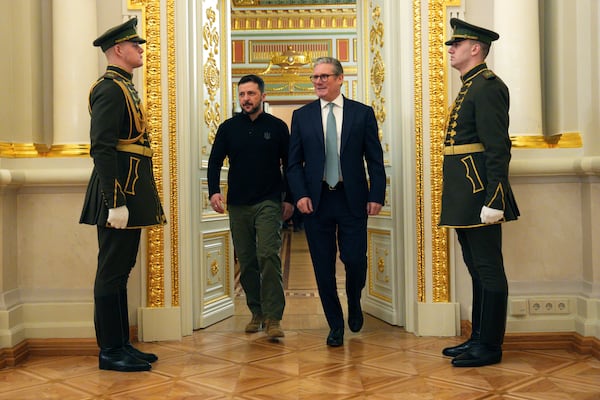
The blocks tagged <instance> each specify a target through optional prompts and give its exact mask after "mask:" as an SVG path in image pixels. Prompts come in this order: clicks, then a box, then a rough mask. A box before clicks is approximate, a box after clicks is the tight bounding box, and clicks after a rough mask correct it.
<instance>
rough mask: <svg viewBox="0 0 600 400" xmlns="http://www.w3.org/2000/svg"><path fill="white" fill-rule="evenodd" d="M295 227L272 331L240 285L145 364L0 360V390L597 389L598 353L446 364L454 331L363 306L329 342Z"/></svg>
mask: <svg viewBox="0 0 600 400" xmlns="http://www.w3.org/2000/svg"><path fill="white" fill-rule="evenodd" d="M293 235H294V236H293V239H292V248H291V250H290V260H289V263H288V266H289V271H288V274H289V275H288V278H287V285H286V292H287V296H286V301H287V304H286V311H285V314H284V319H283V321H282V326H283V328H284V330H285V334H286V336H285V337H284V338H282V339H281V340H278V341H271V340H269V339H268V338H267V337H266V336H265V334H264V333H263V332H259V333H255V334H246V333H244V332H243V328H244V325H245V324H246V323H247V322H248V320H249V318H250V315H249V313H248V311H247V309H246V307H245V303H244V298H243V296H240V297H238V298H236V312H235V315H234V316H233V317H231V318H228V319H226V320H225V321H222V322H220V323H218V324H215V325H213V326H211V327H209V328H206V329H203V330H199V331H196V332H194V334H193V335H192V336H188V337H184V338H183V339H182V340H181V341H174V342H159V343H140V344H139V345H138V347H139V348H140V349H141V350H145V351H151V352H154V353H156V354H158V356H159V358H160V359H159V361H158V362H156V363H155V364H154V365H153V368H152V371H151V372H138V373H119V372H112V371H100V370H98V368H97V366H98V359H97V357H90V356H81V357H76V356H65V357H36V358H30V359H29V360H27V361H25V362H24V363H22V364H20V365H19V366H18V367H15V368H6V369H3V370H0V400H4V399H10V400H28V399H32V400H39V399H60V400H86V399H90V400H91V399H107V400H108V399H112V400H115V399H128V400H136V399H140V400H142V399H143V400H153V399H161V400H162V399H202V400H217V399H232V400H259V399H260V400H266V399H273V400H288V399H289V400H292V399H293V400H303V399H306V400H309V399H310V400H321V399H323V400H351V399H352V400H358V399H363V400H400V399H402V400H451V399H452V400H459V399H460V400H475V399H481V400H483V399H488V400H501V399H505V400H555V399H556V400H558V399H565V400H567V399H569V400H571V399H572V400H594V399H596V400H598V399H600V361H599V360H597V359H595V358H594V357H592V356H583V355H579V354H576V353H572V352H567V351H563V350H556V351H505V353H504V359H503V362H502V363H501V364H498V365H494V366H488V367H483V368H466V369H460V368H453V367H452V366H451V365H450V359H449V358H447V357H444V356H442V355H441V349H442V348H443V347H445V346H449V345H454V344H457V343H459V342H460V341H461V338H438V337H416V336H415V335H413V334H410V333H407V332H406V331H405V330H404V329H402V328H400V327H395V326H390V325H388V324H386V323H384V322H382V321H380V320H377V319H375V318H373V317H371V316H369V315H367V316H366V318H365V326H364V328H363V330H362V331H361V332H359V333H351V332H350V331H349V330H346V336H345V344H344V346H342V347H338V348H331V347H328V346H326V344H325V338H326V335H327V332H328V328H327V323H326V322H325V318H324V316H323V313H322V310H321V306H320V303H319V298H318V296H317V295H315V288H314V278H312V269H311V267H310V261H309V260H308V258H307V256H306V254H304V253H306V247H305V242H304V241H303V236H302V235H303V233H294V234H293ZM341 275H343V271H342V274H341ZM340 280H343V276H341V277H340ZM311 285H312V286H311Z"/></svg>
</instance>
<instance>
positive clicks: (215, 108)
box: [202, 8, 221, 144]
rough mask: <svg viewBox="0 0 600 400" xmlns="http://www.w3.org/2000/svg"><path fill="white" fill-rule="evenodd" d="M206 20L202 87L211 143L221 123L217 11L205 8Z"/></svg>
mask: <svg viewBox="0 0 600 400" xmlns="http://www.w3.org/2000/svg"><path fill="white" fill-rule="evenodd" d="M206 20H207V22H206V23H204V25H203V26H202V42H203V47H204V50H206V51H208V58H207V59H206V62H205V63H204V68H203V69H204V73H203V75H204V87H205V88H206V90H207V92H208V99H205V100H204V124H205V125H206V127H207V128H208V132H209V133H208V142H209V143H210V144H213V143H214V141H215V136H216V134H217V129H218V128H219V124H220V123H221V105H220V103H219V102H218V101H217V98H216V97H217V92H218V91H219V85H220V78H221V71H220V70H219V63H218V62H217V58H216V57H217V55H218V54H219V46H220V44H221V37H220V35H219V30H218V29H217V25H216V22H217V12H216V11H215V10H214V9H212V8H208V9H207V10H206Z"/></svg>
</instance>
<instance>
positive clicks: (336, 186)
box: [323, 181, 344, 191]
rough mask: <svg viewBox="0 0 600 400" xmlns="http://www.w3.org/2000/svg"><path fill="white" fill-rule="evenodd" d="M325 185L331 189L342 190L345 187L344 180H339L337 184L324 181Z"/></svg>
mask: <svg viewBox="0 0 600 400" xmlns="http://www.w3.org/2000/svg"><path fill="white" fill-rule="evenodd" d="M323 187H324V188H326V189H327V190H331V191H334V190H342V189H344V182H338V183H337V184H336V185H335V186H329V184H328V183H327V182H325V181H323Z"/></svg>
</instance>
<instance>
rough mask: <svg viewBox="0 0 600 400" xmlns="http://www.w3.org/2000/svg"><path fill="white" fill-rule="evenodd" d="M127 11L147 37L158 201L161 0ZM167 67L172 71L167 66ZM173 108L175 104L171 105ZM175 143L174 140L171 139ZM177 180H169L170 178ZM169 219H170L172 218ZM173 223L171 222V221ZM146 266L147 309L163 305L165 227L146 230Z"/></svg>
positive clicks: (139, 0)
mask: <svg viewBox="0 0 600 400" xmlns="http://www.w3.org/2000/svg"><path fill="white" fill-rule="evenodd" d="M128 2H129V3H128V8H129V9H130V10H141V12H142V18H141V29H142V36H143V37H145V38H146V41H147V42H146V49H145V52H144V55H145V63H144V69H143V71H144V82H145V92H144V93H145V103H146V109H147V110H148V127H147V130H148V133H149V135H150V137H151V145H152V149H153V150H154V155H153V161H154V162H153V172H154V178H155V181H156V188H157V190H158V194H159V196H160V198H161V199H162V198H164V196H163V146H162V119H163V112H162V98H163V93H162V86H161V85H162V77H161V72H162V65H161V53H160V51H161V36H160V21H161V9H160V3H161V2H160V0H128ZM169 68H174V63H170V66H169ZM173 90H174V88H173ZM169 106H173V107H174V104H170V105H169ZM173 140H175V139H173ZM173 178H176V177H171V179H173ZM171 218H173V217H172V216H171ZM170 222H172V221H170ZM147 255H148V265H147V273H146V285H147V287H146V304H147V306H148V307H164V306H165V293H164V292H165V282H164V275H165V271H164V256H165V255H164V227H163V226H158V227H152V228H149V229H148V251H147Z"/></svg>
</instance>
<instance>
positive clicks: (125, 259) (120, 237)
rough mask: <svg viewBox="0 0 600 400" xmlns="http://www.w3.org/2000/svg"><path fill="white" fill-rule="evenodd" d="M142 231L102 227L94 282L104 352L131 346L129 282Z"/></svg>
mask: <svg viewBox="0 0 600 400" xmlns="http://www.w3.org/2000/svg"><path fill="white" fill-rule="evenodd" d="M140 234H141V229H113V228H105V227H101V226H98V269H97V270H96V279H95V282H94V325H95V328H96V340H97V342H98V346H99V347H100V348H101V349H112V348H119V347H122V346H123V345H125V344H127V343H129V315H128V310H127V280H128V279H129V273H130V272H131V270H132V269H133V267H134V266H135V260H136V257H137V253H138V248H139V244H140Z"/></svg>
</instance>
